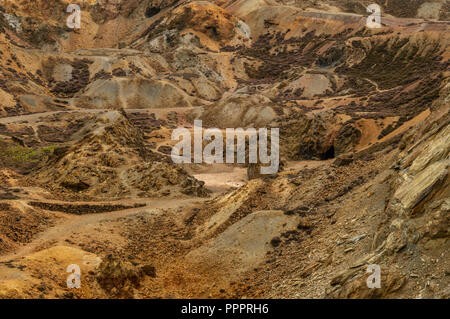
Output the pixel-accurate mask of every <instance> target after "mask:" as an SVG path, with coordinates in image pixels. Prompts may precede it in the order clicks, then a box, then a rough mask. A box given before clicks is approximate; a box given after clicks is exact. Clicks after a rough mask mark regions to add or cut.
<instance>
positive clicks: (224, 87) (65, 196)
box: [0, 0, 450, 298]
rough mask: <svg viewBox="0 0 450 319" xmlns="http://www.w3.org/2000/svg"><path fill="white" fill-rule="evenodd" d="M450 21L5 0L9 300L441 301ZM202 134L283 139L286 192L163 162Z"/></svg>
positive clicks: (3, 214)
mask: <svg viewBox="0 0 450 319" xmlns="http://www.w3.org/2000/svg"><path fill="white" fill-rule="evenodd" d="M406 2H408V5H406V4H405V3H406ZM70 3H77V4H79V6H80V8H81V25H80V26H81V28H79V29H71V28H69V27H68V26H67V24H66V20H67V18H68V16H69V14H70V13H67V12H66V8H67V6H68V5H69V4H70ZM371 3H378V4H379V5H380V6H381V7H382V9H383V10H382V11H383V12H382V27H381V28H379V29H371V28H368V27H367V26H366V20H367V15H368V13H367V12H366V9H365V6H366V5H369V4H371ZM448 20H449V7H448V3H447V1H433V2H429V1H425V0H417V1H416V0H415V1H411V0H408V1H406V0H405V1H403V0H397V1H395V0H392V1H384V0H383V1H377V0H374V1H352V0H329V1H281V0H279V1H275V0H236V1H229V0H217V1H175V0H167V1H165V0H142V1H137V0H127V1H125V0H110V1H108V0H98V1H88V0H86V1H81V0H80V1H75V0H74V1H66V0H37V1H30V0H14V1H13V0H1V1H0V57H1V59H0V101H1V102H0V147H1V148H0V181H1V185H0V220H1V222H0V296H1V297H5V298H17V297H21V298H22V297H23V298H55V297H56V298H96V297H98V298H155V297H163V298H170V297H175V298H183V297H184V298H189V297H204V298H218V297H225V298H243V297H256V298H275V297H281V298H308V297H309V298H311V297H313V298H397V297H398V298H449V297H450V295H449V294H450V291H449V290H448V287H449V286H450V285H449V280H450V277H449V274H450V264H449V262H450V258H449V255H448V252H449V251H450V250H449V221H450V219H449V205H450V202H449V198H450V197H449V186H448V185H449V183H448V178H449V177H448V171H449V164H450V159H449V152H450V143H449V140H450V131H449V128H450V125H449V121H450V116H449V105H450V101H449V90H450V87H449V85H450V84H449V58H450V50H449V40H450V37H449V34H450V33H449V32H448V31H449V27H450V23H449V22H448ZM199 119H200V120H202V121H203V128H207V127H215V128H218V129H220V130H222V131H225V129H226V128H240V127H242V128H251V127H254V128H279V129H280V145H279V150H280V157H281V165H280V170H279V172H278V173H277V174H273V175H270V176H262V175H260V174H258V173H257V172H256V169H258V168H259V165H260V164H257V165H247V164H202V163H196V164H182V165H181V164H175V163H173V161H172V158H171V156H170V155H171V151H172V147H173V146H174V145H175V142H176V141H173V140H172V139H171V134H172V132H173V130H174V129H176V128H185V129H187V130H188V131H193V130H194V120H199ZM255 167H256V168H255ZM71 264H77V265H79V266H80V267H81V272H82V285H81V288H80V289H70V288H68V287H67V284H66V279H67V276H68V273H67V272H66V269H67V266H68V265H71ZM372 264H376V265H379V266H380V267H381V274H382V286H381V288H378V289H369V288H368V286H367V284H366V279H367V276H368V275H367V273H366V269H367V266H368V265H372Z"/></svg>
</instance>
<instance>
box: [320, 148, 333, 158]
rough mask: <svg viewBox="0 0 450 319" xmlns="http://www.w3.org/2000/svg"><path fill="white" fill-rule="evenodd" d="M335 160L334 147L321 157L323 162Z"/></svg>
mask: <svg viewBox="0 0 450 319" xmlns="http://www.w3.org/2000/svg"><path fill="white" fill-rule="evenodd" d="M331 158H334V146H333V145H332V146H331V147H330V148H329V149H327V150H326V151H325V152H324V153H322V155H321V156H320V159H321V160H328V159H331Z"/></svg>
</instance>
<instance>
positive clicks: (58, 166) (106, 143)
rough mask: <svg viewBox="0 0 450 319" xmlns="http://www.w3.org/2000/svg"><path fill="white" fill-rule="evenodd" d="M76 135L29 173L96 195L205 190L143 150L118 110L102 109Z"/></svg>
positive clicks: (75, 194)
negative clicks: (103, 110) (107, 110)
mask: <svg viewBox="0 0 450 319" xmlns="http://www.w3.org/2000/svg"><path fill="white" fill-rule="evenodd" d="M76 135H77V136H78V137H79V140H78V141H76V142H74V143H73V144H72V145H71V146H70V147H66V148H64V147H61V148H58V149H56V150H55V151H54V153H53V157H51V158H50V159H49V161H48V162H47V163H45V164H44V166H43V167H42V168H41V169H39V170H37V171H36V172H35V173H33V175H32V176H33V177H34V178H35V179H37V180H39V181H40V182H41V183H42V185H44V186H45V187H47V188H49V189H51V190H52V191H54V192H61V193H62V194H64V195H65V196H67V197H69V198H95V199H114V198H117V199H118V198H129V197H151V196H168V195H177V194H187V195H195V196H207V194H208V191H207V190H206V189H204V188H203V183H202V182H199V181H197V180H196V179H195V178H193V177H191V176H189V175H188V174H187V173H186V172H185V171H184V170H183V169H182V168H180V167H177V166H175V165H174V164H172V163H171V160H170V158H168V157H163V156H161V155H157V154H155V153H153V152H151V151H149V150H147V148H146V146H145V143H144V140H143V138H142V136H141V134H140V132H139V131H138V129H136V128H134V127H133V126H132V125H131V124H130V122H129V121H128V119H127V118H126V117H125V116H124V115H123V113H120V112H118V111H112V112H105V113H102V114H100V115H98V116H96V117H95V118H94V119H92V120H91V121H89V122H87V123H86V125H85V126H84V127H83V128H82V129H81V130H80V131H79V132H78V133H76Z"/></svg>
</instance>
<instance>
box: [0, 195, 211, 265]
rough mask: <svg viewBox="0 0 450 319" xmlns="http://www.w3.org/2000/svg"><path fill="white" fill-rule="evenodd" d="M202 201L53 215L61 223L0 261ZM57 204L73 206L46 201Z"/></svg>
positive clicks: (161, 201) (154, 202)
mask: <svg viewBox="0 0 450 319" xmlns="http://www.w3.org/2000/svg"><path fill="white" fill-rule="evenodd" d="M202 201H204V199H199V198H186V199H170V200H167V199H156V200H149V199H146V200H145V203H146V204H147V206H145V207H139V208H131V209H125V210H119V211H114V212H107V213H99V214H86V215H80V216H78V215H72V214H65V213H59V212H58V213H55V214H56V215H59V216H63V217H64V219H63V221H62V222H60V223H58V224H56V225H55V226H53V227H51V228H49V229H47V230H45V231H44V232H42V233H40V234H39V235H37V236H36V238H35V239H34V240H33V241H32V242H30V243H29V244H26V245H24V246H22V247H20V248H19V249H18V250H16V251H15V252H13V253H9V254H6V255H3V256H0V262H1V261H7V260H10V259H13V258H14V259H15V258H18V257H22V256H26V255H28V254H30V253H33V252H35V251H36V250H38V248H39V247H40V246H42V245H44V244H45V243H48V242H53V241H60V240H64V238H66V237H67V236H68V235H70V234H73V233H82V232H83V231H84V230H85V229H86V228H88V227H93V226H95V225H98V224H100V223H103V222H109V221H114V220H117V219H119V218H123V217H128V216H132V215H136V214H138V213H140V212H143V211H146V212H149V213H152V214H158V212H159V210H160V209H176V208H179V207H183V208H186V207H190V206H196V205H199V204H200V203H201V202H202ZM48 202H52V203H57V204H73V203H68V202H62V201H48ZM77 204H95V205H99V203H98V202H78V203H77ZM108 204H122V205H126V204H129V201H115V202H108Z"/></svg>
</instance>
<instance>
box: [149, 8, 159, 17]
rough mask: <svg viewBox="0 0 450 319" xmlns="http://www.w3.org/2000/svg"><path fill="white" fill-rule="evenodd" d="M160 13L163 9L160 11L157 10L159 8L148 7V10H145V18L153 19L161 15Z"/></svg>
mask: <svg viewBox="0 0 450 319" xmlns="http://www.w3.org/2000/svg"><path fill="white" fill-rule="evenodd" d="M160 12H161V9H160V8H157V7H148V8H147V10H145V16H146V17H147V18H151V17H153V16H154V15H156V14H158V13H160Z"/></svg>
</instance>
